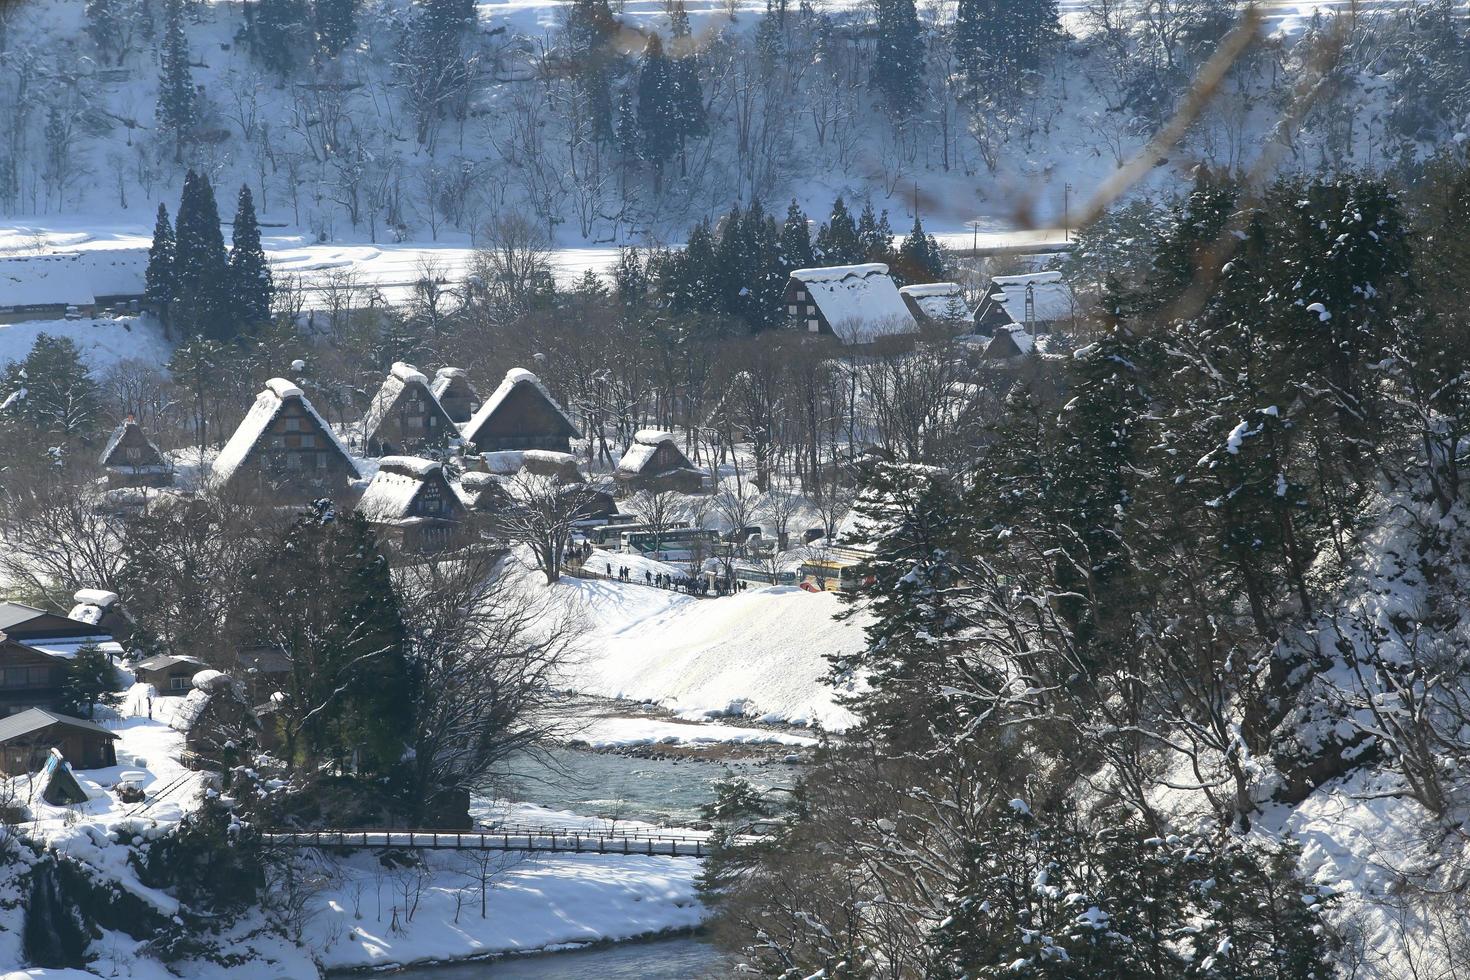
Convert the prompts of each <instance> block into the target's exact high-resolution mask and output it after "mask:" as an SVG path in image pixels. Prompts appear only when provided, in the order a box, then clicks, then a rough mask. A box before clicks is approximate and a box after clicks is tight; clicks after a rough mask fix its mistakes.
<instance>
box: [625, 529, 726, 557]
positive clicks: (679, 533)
mask: <svg viewBox="0 0 1470 980" xmlns="http://www.w3.org/2000/svg"><path fill="white" fill-rule="evenodd" d="M719 540H720V533H719V532H718V531H710V530H707V529H705V528H702V527H689V526H688V525H687V524H686V525H683V526H681V527H676V528H669V529H666V530H664V531H661V532H655V531H649V530H646V529H644V528H639V529H635V530H628V529H624V531H623V533H622V535H621V536H620V541H621V542H622V550H623V551H626V552H628V553H629V554H635V555H646V556H649V557H653V556H656V555H657V556H662V557H663V558H675V557H678V558H686V557H688V556H689V555H691V554H693V553H694V551H695V550H696V549H698V550H699V551H700V552H701V553H702V554H706V555H707V554H711V553H713V551H714V546H715V545H716V544H718V543H719Z"/></svg>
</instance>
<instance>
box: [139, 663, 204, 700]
mask: <svg viewBox="0 0 1470 980" xmlns="http://www.w3.org/2000/svg"><path fill="white" fill-rule="evenodd" d="M203 669H204V668H203V667H200V666H199V665H198V664H174V665H173V666H172V667H165V668H163V669H162V670H139V671H134V673H136V674H137V676H138V680H139V681H141V682H142V683H144V684H152V685H153V689H154V690H155V691H157V692H158V693H159V694H161V695H165V696H167V695H179V696H182V695H185V694H188V693H189V691H190V689H191V688H192V686H193V685H192V681H193V679H194V675H195V674H197V673H199V672H200V671H201V670H203ZM174 678H178V679H179V680H180V681H181V682H182V683H181V685H180V686H178V687H175V686H174V683H173V682H174Z"/></svg>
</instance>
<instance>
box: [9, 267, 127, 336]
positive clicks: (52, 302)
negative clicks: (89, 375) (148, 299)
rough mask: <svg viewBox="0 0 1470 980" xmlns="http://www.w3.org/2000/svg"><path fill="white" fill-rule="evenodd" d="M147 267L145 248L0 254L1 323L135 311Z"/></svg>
mask: <svg viewBox="0 0 1470 980" xmlns="http://www.w3.org/2000/svg"><path fill="white" fill-rule="evenodd" d="M147 267H148V250H147V249H146V248H108V249H90V250H88V251H85V252H64V253H57V254H52V255H12V256H3V257H0V323H15V322H18V321H21V320H49V319H58V318H60V317H62V316H64V315H66V314H67V313H70V312H72V311H73V310H75V312H76V313H77V314H79V315H83V316H91V315H92V314H94V313H97V312H99V311H101V310H103V309H106V308H108V307H126V308H131V309H133V310H136V309H137V306H138V303H139V302H140V301H141V300H142V298H143V286H144V283H143V279H144V272H145V271H146V269H147Z"/></svg>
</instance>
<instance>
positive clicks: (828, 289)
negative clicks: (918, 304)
mask: <svg viewBox="0 0 1470 980" xmlns="http://www.w3.org/2000/svg"><path fill="white" fill-rule="evenodd" d="M786 316H787V320H788V321H789V322H790V323H791V324H793V325H794V326H795V327H796V328H798V329H801V330H804V331H806V332H807V333H821V334H831V335H833V336H835V337H836V338H837V339H838V340H840V341H841V342H842V343H844V344H866V343H871V342H873V341H874V340H877V339H878V338H880V337H887V336H893V335H896V334H906V333H913V332H914V331H915V330H916V329H917V328H918V324H917V323H916V322H915V320H914V315H913V313H912V312H910V311H909V307H908V304H907V303H905V302H904V299H903V296H902V295H900V294H899V291H898V286H896V285H895V284H894V282H893V278H892V277H891V276H889V275H888V266H886V265H884V264H883V263H882V262H869V263H867V264H866V265H835V266H827V267H825V268H819V269H797V270H795V271H794V272H792V273H791V278H790V280H788V281H787V283H786Z"/></svg>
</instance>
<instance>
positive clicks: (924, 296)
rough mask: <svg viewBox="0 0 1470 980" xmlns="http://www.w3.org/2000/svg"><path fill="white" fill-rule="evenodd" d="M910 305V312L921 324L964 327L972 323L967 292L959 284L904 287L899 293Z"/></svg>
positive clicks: (934, 283)
mask: <svg viewBox="0 0 1470 980" xmlns="http://www.w3.org/2000/svg"><path fill="white" fill-rule="evenodd" d="M898 294H899V295H900V296H902V297H903V301H904V302H905V303H906V304H908V308H909V312H911V313H912V314H913V315H914V319H916V320H918V321H919V322H920V323H924V322H928V323H939V324H945V325H964V324H968V323H969V322H970V317H971V310H970V305H969V304H968V303H966V302H965V290H964V287H963V286H961V285H960V284H959V283H957V282H925V283H919V284H917V285H913V286H904V287H903V288H901V289H900V290H899V291H898Z"/></svg>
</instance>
